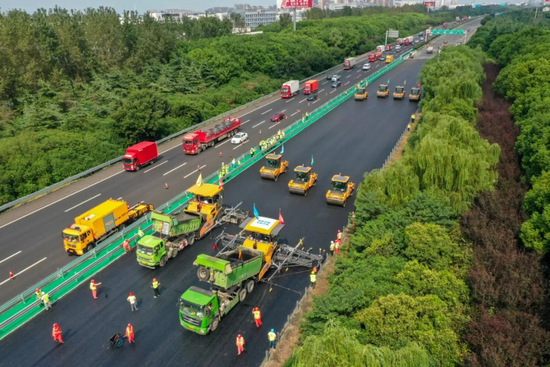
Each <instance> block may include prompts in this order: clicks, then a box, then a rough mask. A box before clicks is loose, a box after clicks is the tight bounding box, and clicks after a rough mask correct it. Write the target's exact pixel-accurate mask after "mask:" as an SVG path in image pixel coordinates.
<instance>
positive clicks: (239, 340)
mask: <svg viewBox="0 0 550 367" xmlns="http://www.w3.org/2000/svg"><path fill="white" fill-rule="evenodd" d="M237 352H238V354H237V355H238V356H240V355H241V353H242V352H244V338H243V337H242V336H241V334H239V335H237Z"/></svg>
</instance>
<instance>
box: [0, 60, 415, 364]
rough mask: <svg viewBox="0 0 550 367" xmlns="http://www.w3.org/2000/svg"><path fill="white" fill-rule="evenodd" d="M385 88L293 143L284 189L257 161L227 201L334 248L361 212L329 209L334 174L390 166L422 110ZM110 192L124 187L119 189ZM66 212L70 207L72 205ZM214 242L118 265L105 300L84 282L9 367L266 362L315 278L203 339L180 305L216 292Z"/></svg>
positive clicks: (10, 352) (281, 287) (279, 291)
mask: <svg viewBox="0 0 550 367" xmlns="http://www.w3.org/2000/svg"><path fill="white" fill-rule="evenodd" d="M424 61H425V60H409V61H406V62H405V63H404V64H403V65H402V66H400V67H398V68H396V69H394V70H392V71H391V72H390V73H388V74H387V76H384V77H383V78H382V79H383V81H384V82H385V81H386V80H387V79H390V81H391V85H392V86H395V85H396V84H398V83H399V84H401V83H402V82H403V81H404V80H405V79H406V80H407V85H414V84H416V82H417V80H416V77H415V76H416V75H418V73H419V72H420V69H421V67H422V65H423V63H424ZM355 74H357V71H356V70H353V71H351V72H350V75H355ZM381 81H382V80H381ZM376 87H377V83H375V84H373V85H371V86H370V87H369V89H368V91H369V94H370V97H369V98H368V100H367V101H363V102H358V101H354V100H353V99H351V100H348V101H346V102H345V103H344V104H343V106H341V107H339V108H338V109H336V110H334V111H332V112H331V113H329V114H328V115H327V116H325V117H324V118H323V119H322V120H321V121H319V122H316V123H315V124H314V125H313V126H311V127H309V128H308V129H307V130H306V131H305V132H304V133H301V134H300V135H299V137H298V138H296V139H292V140H291V141H290V142H288V143H286V144H285V155H284V156H285V159H287V160H289V162H290V168H291V170H289V172H287V173H286V174H284V175H283V176H282V177H281V178H280V179H279V180H278V181H277V182H273V181H265V180H262V179H261V178H260V177H259V172H258V171H259V168H260V166H261V164H256V165H255V166H253V167H251V168H250V169H248V170H247V171H246V172H244V173H243V174H241V175H240V176H238V177H237V178H236V179H234V180H233V181H231V182H230V183H228V184H227V185H226V188H225V190H226V193H225V201H226V204H229V205H235V204H237V203H239V202H240V201H242V202H243V204H242V205H243V208H244V209H248V210H251V209H252V206H253V204H254V203H255V204H256V207H257V209H258V211H259V213H260V215H262V216H267V217H273V218H276V217H277V215H278V210H279V208H281V209H282V214H283V217H284V219H285V223H286V225H285V228H284V229H283V231H282V232H281V237H283V238H285V240H286V241H287V242H288V243H289V244H296V243H297V242H298V240H299V239H300V238H301V237H305V246H306V247H308V248H309V247H311V248H313V251H317V249H319V248H321V247H322V248H324V249H327V248H328V244H329V242H330V240H331V239H333V238H334V237H335V235H336V230H337V229H338V228H341V227H342V226H343V225H344V224H345V222H346V219H347V215H348V213H349V211H351V210H352V206H351V205H348V206H347V207H346V208H341V207H336V206H328V205H327V204H326V202H325V193H326V190H327V189H328V187H329V185H330V179H331V176H332V175H333V174H337V173H342V174H346V175H350V176H351V177H352V181H354V182H355V183H356V184H359V183H360V181H361V179H362V177H363V174H364V172H367V171H370V170H372V169H374V168H376V167H380V166H381V165H382V164H383V162H384V160H385V159H386V157H387V156H388V154H389V153H390V151H391V149H392V147H393V146H394V144H395V142H396V140H397V139H398V137H399V136H400V134H401V133H402V131H403V130H404V129H405V127H406V125H407V123H408V120H409V116H410V115H411V113H413V112H414V111H415V110H416V108H417V104H416V103H411V102H409V101H408V100H403V101H394V100H393V99H391V98H387V99H377V98H376V97H373V96H375V91H376ZM283 103H284V102H283ZM225 147H226V148H229V147H230V145H229V144H226V145H225ZM217 153H218V152H217V150H216V149H212V150H211V151H210V152H206V153H205V154H206V155H209V154H210V159H211V160H212V161H214V162H220V159H219V157H217V158H216V154H217ZM205 154H203V156H206V155H205ZM312 155H313V156H314V159H315V165H314V171H315V172H317V173H318V174H319V181H318V184H317V186H316V187H314V188H313V189H312V191H311V192H310V193H309V195H308V196H307V197H302V196H295V195H291V194H290V193H289V192H288V188H287V183H288V181H289V180H290V179H291V178H292V173H291V171H292V169H293V168H294V167H295V166H296V165H299V164H301V163H305V164H309V163H310V160H311V156H312ZM168 169H170V168H168V167H164V168H162V169H160V168H159V169H158V170H157V171H159V170H160V172H161V173H162V172H164V171H166V170H168ZM138 174H139V175H141V174H143V175H146V174H147V173H141V172H140V173H138ZM130 175H131V174H129V175H126V174H125V175H121V176H120V177H130ZM157 175H158V174H157ZM180 176H181V174H180ZM196 177H197V174H194V175H193V176H192V177H191V179H192V180H196ZM130 181H131V180H130ZM140 181H141V182H140V184H141V185H142V186H145V190H157V188H156V187H154V185H152V184H151V183H150V182H149V181H147V180H140ZM159 186H160V185H159ZM110 188H111V189H112V190H116V189H117V187H116V186H115V185H113V187H110ZM119 189H123V188H119ZM158 190H160V189H158ZM163 190H164V189H162V190H160V192H163ZM135 191H136V189H134V190H131V191H130V192H131V193H132V194H128V193H127V194H126V195H125V196H126V197H132V196H131V195H141V194H138V193H135ZM111 196H113V197H115V196H116V194H111ZM133 199H134V200H138V199H140V198H137V197H136V198H133ZM64 205H65V206H67V203H64ZM227 229H228V230H231V228H227ZM233 232H235V230H234V229H233ZM211 245H212V241H211V240H209V239H203V240H201V241H199V242H196V243H195V244H194V245H193V246H192V247H190V248H187V249H185V250H184V251H183V252H182V253H181V254H180V255H179V256H178V257H177V258H175V259H173V260H171V261H170V262H168V263H167V265H166V266H165V267H164V268H162V269H157V270H154V271H153V270H150V269H146V268H142V267H140V266H139V265H138V264H137V262H136V259H135V254H134V253H132V254H130V255H127V256H126V257H124V258H122V259H120V260H118V261H117V262H115V263H114V264H113V265H111V266H109V267H108V268H107V269H105V270H104V271H102V272H100V273H99V274H97V275H96V276H95V277H94V279H95V280H96V281H99V282H102V283H103V286H102V287H101V288H100V294H99V299H97V300H94V299H92V296H91V294H90V290H89V289H88V287H87V285H83V286H81V287H79V288H78V289H76V290H75V291H73V292H72V293H71V294H69V295H68V296H66V297H65V298H63V299H62V300H61V301H60V302H58V303H57V304H55V305H54V308H53V310H51V311H48V312H43V313H42V314H41V315H39V316H37V317H36V318H35V319H33V320H32V321H31V322H29V323H28V324H26V325H24V326H22V327H21V328H20V329H18V330H17V331H15V332H14V333H13V334H11V335H9V336H8V337H6V338H5V339H4V340H3V341H2V343H1V345H0V355H2V364H3V365H17V366H38V365H76V364H78V365H81V366H92V365H93V366H98V365H99V366H106V365H113V364H119V363H120V364H123V365H140V366H157V365H165V366H168V365H170V366H172V365H173V366H175V365H180V366H181V365H183V366H220V367H222V366H257V365H259V364H260V363H261V361H262V359H263V358H264V356H265V352H266V350H267V348H268V341H267V333H268V331H269V329H270V328H274V329H275V330H276V331H280V330H281V328H282V327H283V325H284V323H285V321H286V318H287V315H289V314H290V313H291V312H292V310H293V309H294V307H295V305H296V301H297V300H299V298H300V297H301V293H300V292H303V290H304V288H305V287H306V286H308V285H309V276H308V273H307V272H303V273H299V274H295V275H288V273H283V275H285V276H283V277H278V278H276V279H274V280H273V282H274V283H275V285H274V286H271V287H270V286H269V285H268V284H264V283H260V284H259V285H258V286H257V287H256V289H255V290H254V292H253V293H252V294H251V295H249V297H248V298H247V299H246V300H245V301H244V302H243V304H240V305H237V306H236V307H235V309H233V310H232V311H231V312H230V313H229V314H228V315H227V316H226V317H225V318H224V319H223V320H222V323H221V325H220V327H219V329H218V330H216V331H215V332H214V333H212V334H211V335H208V336H199V335H196V334H194V333H191V332H189V331H187V330H184V329H183V328H182V327H181V326H180V325H179V320H178V307H177V301H178V298H179V296H180V295H181V294H182V293H183V292H184V291H185V290H186V289H187V288H188V287H190V286H191V285H197V286H201V287H204V288H207V286H208V285H207V284H200V282H198V280H197V278H196V268H195V267H194V266H193V265H192V263H193V261H194V260H195V258H196V256H197V255H198V254H200V253H210V254H212V253H213V250H212V247H211ZM153 277H156V278H157V279H158V280H159V281H160V282H161V284H162V285H161V293H162V295H161V297H160V298H159V299H154V298H153V292H152V289H151V288H150V285H151V284H150V283H151V279H152V278H153ZM270 288H271V289H272V290H271V291H270ZM129 292H134V293H135V294H136V296H137V297H138V300H139V310H138V311H137V312H131V311H130V306H129V304H128V302H127V301H126V298H127V296H128V294H129ZM253 306H259V307H260V309H261V310H262V314H263V326H262V327H261V328H260V329H259V330H256V328H255V326H254V325H253V318H252V314H251V310H252V307H253ZM54 322H57V323H59V324H60V326H61V328H62V330H63V338H64V339H65V344H64V345H58V344H56V343H54V342H53V340H52V337H51V328H52V325H53V323H54ZM129 322H130V323H132V324H133V325H134V328H135V330H136V342H135V344H132V345H129V344H125V345H124V346H123V347H122V348H119V349H113V348H112V347H111V346H110V343H109V338H110V337H111V336H112V335H113V334H114V333H117V332H119V333H123V332H124V330H125V327H126V325H127V324H128V323H129ZM239 333H240V334H242V335H243V336H244V337H245V339H246V345H247V353H245V354H244V355H241V356H239V357H237V350H236V347H235V338H236V336H237V334H239Z"/></svg>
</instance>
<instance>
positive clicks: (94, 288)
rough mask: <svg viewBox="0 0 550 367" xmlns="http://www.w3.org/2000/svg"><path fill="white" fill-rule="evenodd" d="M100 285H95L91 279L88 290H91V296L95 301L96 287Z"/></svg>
mask: <svg viewBox="0 0 550 367" xmlns="http://www.w3.org/2000/svg"><path fill="white" fill-rule="evenodd" d="M98 285H101V283H96V282H95V280H93V279H92V281H91V282H90V289H91V290H92V296H94V298H95V299H97V286H98Z"/></svg>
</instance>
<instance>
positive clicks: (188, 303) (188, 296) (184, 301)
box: [179, 286, 221, 335]
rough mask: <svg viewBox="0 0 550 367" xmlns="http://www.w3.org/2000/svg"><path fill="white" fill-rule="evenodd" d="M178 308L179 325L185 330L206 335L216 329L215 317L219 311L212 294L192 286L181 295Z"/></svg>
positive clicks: (217, 301) (216, 320)
mask: <svg viewBox="0 0 550 367" xmlns="http://www.w3.org/2000/svg"><path fill="white" fill-rule="evenodd" d="M179 308H180V309H179V319H180V324H181V326H183V327H184V328H185V329H188V330H191V331H194V332H196V333H197V334H201V335H206V334H208V332H210V331H214V330H216V329H217V328H218V325H219V318H218V317H217V316H216V315H217V314H219V313H220V311H221V310H220V304H219V298H218V297H217V295H216V294H215V293H214V292H212V291H208V290H205V289H201V288H198V287H195V286H192V287H191V288H189V289H188V290H187V291H185V293H183V294H182V295H181V297H180V306H179Z"/></svg>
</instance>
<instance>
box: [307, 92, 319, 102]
mask: <svg viewBox="0 0 550 367" xmlns="http://www.w3.org/2000/svg"><path fill="white" fill-rule="evenodd" d="M316 99H317V93H311V94H310V95H308V96H307V100H308V101H315V100H316Z"/></svg>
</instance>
